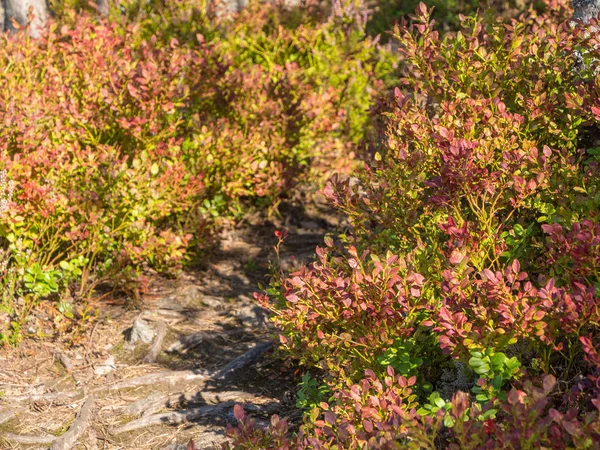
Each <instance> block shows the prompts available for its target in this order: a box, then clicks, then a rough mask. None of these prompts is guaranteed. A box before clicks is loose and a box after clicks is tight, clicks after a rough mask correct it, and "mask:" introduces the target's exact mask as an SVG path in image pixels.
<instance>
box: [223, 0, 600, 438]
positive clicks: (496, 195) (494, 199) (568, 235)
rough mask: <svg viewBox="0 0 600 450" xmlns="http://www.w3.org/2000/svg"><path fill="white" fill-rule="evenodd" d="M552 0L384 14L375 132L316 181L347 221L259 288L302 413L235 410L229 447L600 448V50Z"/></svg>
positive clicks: (585, 29)
mask: <svg viewBox="0 0 600 450" xmlns="http://www.w3.org/2000/svg"><path fill="white" fill-rule="evenodd" d="M549 6H550V8H548V12H547V13H537V12H535V11H533V10H530V11H529V12H528V13H527V14H524V15H523V16H521V17H520V18H519V19H518V20H510V21H505V20H503V19H501V18H497V17H491V16H489V15H483V16H474V17H461V19H460V20H461V24H462V29H461V30H460V31H459V32H457V33H450V34H445V35H441V34H440V33H439V32H438V31H436V28H435V24H434V23H433V21H432V20H431V12H430V10H428V9H427V7H426V6H425V5H423V4H420V5H419V7H418V8H417V11H416V15H415V16H414V17H413V18H412V24H410V25H408V24H402V25H401V26H399V27H398V28H396V31H395V39H396V45H397V47H398V52H399V57H400V61H401V78H400V80H399V82H398V88H397V89H396V90H395V94H394V96H393V98H392V99H391V101H390V104H389V105H388V112H387V113H386V114H385V120H384V121H383V124H382V128H381V130H380V139H379V140H376V141H375V142H373V143H372V144H371V146H370V148H369V155H368V156H367V159H368V162H367V164H366V165H365V168H364V170H363V171H361V172H358V173H357V176H358V178H359V182H358V183H357V182H356V180H347V179H344V178H343V177H334V178H333V179H332V180H331V181H330V182H329V183H328V185H327V187H326V188H325V190H324V193H325V194H326V195H327V196H328V198H329V200H330V202H331V204H333V205H335V206H336V207H337V208H338V209H339V210H340V211H341V212H343V213H344V214H345V215H346V217H347V218H348V219H349V220H350V222H351V224H352V228H351V230H350V231H349V232H348V233H345V234H344V235H341V236H339V237H338V238H336V239H334V238H333V237H330V238H327V239H326V240H325V243H324V245H323V246H322V247H320V248H318V249H317V258H316V261H315V262H314V263H312V264H309V265H307V266H305V267H304V268H302V269H301V270H300V271H298V272H296V273H292V274H291V275H290V276H289V277H287V278H283V279H280V280H279V281H277V282H276V283H275V284H274V285H273V286H272V287H271V289H269V291H268V292H267V293H266V294H265V295H257V298H258V300H259V301H260V302H261V303H262V304H263V305H265V306H266V307H268V308H270V309H271V310H272V312H273V314H274V321H275V323H276V325H277V326H278V327H279V328H280V329H281V335H280V337H279V339H280V346H281V348H282V349H283V351H284V352H285V353H286V354H289V355H291V356H292V357H294V358H296V359H298V360H299V361H300V362H302V363H303V364H305V365H306V366H308V367H309V368H312V373H313V377H314V381H313V382H312V383H310V382H309V380H310V377H309V376H307V378H306V380H305V381H303V383H302V386H301V395H300V396H299V406H302V407H304V408H305V409H306V414H305V417H304V423H303V425H302V426H301V428H300V431H299V432H298V433H289V432H288V428H287V427H288V425H287V423H286V422H285V421H284V420H281V419H280V418H278V417H275V418H274V419H273V421H272V425H271V427H269V428H268V429H267V430H266V431H263V430H260V429H258V428H257V427H256V426H254V424H253V422H252V420H250V419H249V418H248V417H246V416H245V414H244V412H243V411H242V410H241V409H238V410H237V412H236V416H237V418H238V421H239V424H238V426H237V427H234V428H232V429H231V430H230V433H231V436H232V437H233V443H232V444H231V446H230V447H229V448H596V447H597V446H598V445H600V384H599V377H598V376H599V374H600V372H599V371H600V366H599V363H600V357H599V353H600V352H599V351H598V348H599V347H598V345H599V342H600V315H599V313H600V311H599V306H600V279H599V278H598V270H597V266H598V262H599V260H598V256H599V253H598V252H599V244H600V240H599V238H598V234H599V232H600V228H599V227H600V225H599V223H598V220H599V217H598V212H599V211H600V177H599V173H598V170H599V168H600V166H599V163H600V160H599V154H598V148H597V145H598V119H599V118H600V116H599V115H598V112H599V111H600V109H598V106H597V105H598V87H599V82H600V79H599V78H598V69H597V67H598V61H599V58H598V57H599V55H598V51H599V50H598V48H599V47H598V40H597V37H596V35H595V33H593V32H592V28H590V27H591V26H593V25H589V24H587V25H586V24H573V23H570V22H569V21H568V19H569V17H570V12H569V11H568V9H566V8H565V5H564V4H561V3H559V2H552V3H551V4H549Z"/></svg>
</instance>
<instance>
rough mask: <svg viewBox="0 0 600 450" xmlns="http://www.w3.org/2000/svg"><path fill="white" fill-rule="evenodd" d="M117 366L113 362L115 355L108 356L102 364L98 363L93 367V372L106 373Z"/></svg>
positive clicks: (97, 373)
mask: <svg viewBox="0 0 600 450" xmlns="http://www.w3.org/2000/svg"><path fill="white" fill-rule="evenodd" d="M116 368H117V366H116V364H115V357H114V356H112V355H111V356H109V357H108V358H106V360H105V361H104V362H103V363H102V364H98V365H96V366H95V367H94V373H95V374H96V375H106V374H108V373H110V372H112V371H113V370H115V369H116Z"/></svg>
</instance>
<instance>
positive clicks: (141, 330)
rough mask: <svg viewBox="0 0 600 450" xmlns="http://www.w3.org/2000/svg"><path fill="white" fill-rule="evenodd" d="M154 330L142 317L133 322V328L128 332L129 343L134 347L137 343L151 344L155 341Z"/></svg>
mask: <svg viewBox="0 0 600 450" xmlns="http://www.w3.org/2000/svg"><path fill="white" fill-rule="evenodd" d="M154 334H155V332H154V329H153V328H152V327H151V326H150V325H149V324H148V322H146V321H145V320H143V319H142V318H141V317H138V318H136V319H135V320H134V321H133V326H132V327H131V328H130V329H129V330H128V332H127V335H126V339H127V343H128V344H129V345H130V346H132V345H135V344H137V343H140V342H141V343H144V344H149V343H150V342H152V339H154Z"/></svg>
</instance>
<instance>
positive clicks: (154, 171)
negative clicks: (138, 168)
mask: <svg viewBox="0 0 600 450" xmlns="http://www.w3.org/2000/svg"><path fill="white" fill-rule="evenodd" d="M150 173H151V174H152V175H156V174H157V173H158V164H156V163H154V164H152V167H150Z"/></svg>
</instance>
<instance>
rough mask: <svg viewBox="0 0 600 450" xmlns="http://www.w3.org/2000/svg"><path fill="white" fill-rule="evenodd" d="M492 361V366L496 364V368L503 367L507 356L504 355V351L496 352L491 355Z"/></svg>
mask: <svg viewBox="0 0 600 450" xmlns="http://www.w3.org/2000/svg"><path fill="white" fill-rule="evenodd" d="M490 361H491V362H492V366H494V368H496V367H499V368H501V367H502V365H503V364H504V361H506V356H505V355H504V353H496V354H495V355H493V356H492V357H490Z"/></svg>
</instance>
